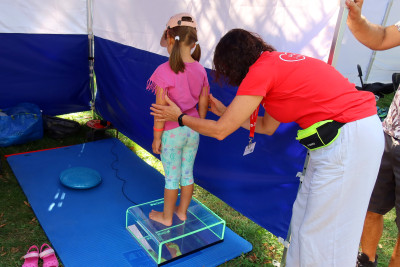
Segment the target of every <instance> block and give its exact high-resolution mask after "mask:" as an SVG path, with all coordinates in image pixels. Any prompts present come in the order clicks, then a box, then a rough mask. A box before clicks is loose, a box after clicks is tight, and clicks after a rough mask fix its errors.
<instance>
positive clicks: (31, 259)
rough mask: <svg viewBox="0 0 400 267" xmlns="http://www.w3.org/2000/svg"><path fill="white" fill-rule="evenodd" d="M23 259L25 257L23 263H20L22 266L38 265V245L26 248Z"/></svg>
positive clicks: (31, 266) (32, 266) (34, 266)
mask: <svg viewBox="0 0 400 267" xmlns="http://www.w3.org/2000/svg"><path fill="white" fill-rule="evenodd" d="M31 250H32V251H31ZM35 250H36V251H35ZM24 259H25V261H24V264H22V267H38V262H39V249H38V247H37V246H35V245H33V246H31V247H30V248H29V249H28V252H26V254H25V256H24Z"/></svg>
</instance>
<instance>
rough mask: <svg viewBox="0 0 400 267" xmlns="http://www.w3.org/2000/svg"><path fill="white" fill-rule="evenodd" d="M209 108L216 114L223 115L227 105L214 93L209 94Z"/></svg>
mask: <svg viewBox="0 0 400 267" xmlns="http://www.w3.org/2000/svg"><path fill="white" fill-rule="evenodd" d="M208 105H209V108H208V109H209V110H210V111H211V112H212V113H214V114H215V115H217V116H219V117H221V116H222V114H224V112H225V110H226V106H225V105H224V104H222V102H221V101H219V100H218V99H216V98H215V97H214V96H213V95H212V94H210V95H209V96H208Z"/></svg>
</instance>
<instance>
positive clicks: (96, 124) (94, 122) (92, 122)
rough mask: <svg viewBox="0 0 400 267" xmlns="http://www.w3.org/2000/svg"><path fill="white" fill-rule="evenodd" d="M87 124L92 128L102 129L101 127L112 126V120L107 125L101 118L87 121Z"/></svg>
mask: <svg viewBox="0 0 400 267" xmlns="http://www.w3.org/2000/svg"><path fill="white" fill-rule="evenodd" d="M86 125H87V126H88V127H90V128H92V129H96V130H100V129H107V128H108V127H110V126H111V122H109V121H107V125H102V124H101V123H100V120H90V121H88V122H87V123H86Z"/></svg>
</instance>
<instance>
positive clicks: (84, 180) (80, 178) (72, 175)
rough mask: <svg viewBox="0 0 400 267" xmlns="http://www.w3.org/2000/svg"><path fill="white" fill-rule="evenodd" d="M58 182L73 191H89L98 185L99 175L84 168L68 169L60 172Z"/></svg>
mask: <svg viewBox="0 0 400 267" xmlns="http://www.w3.org/2000/svg"><path fill="white" fill-rule="evenodd" d="M60 182H61V184H63V185H64V186H66V187H69V188H73V189H89V188H93V187H95V186H97V185H99V184H100V182H101V176H100V174H99V173H98V172H97V171H95V170H93V169H91V168H86V167H74V168H69V169H66V170H64V171H63V172H61V174H60Z"/></svg>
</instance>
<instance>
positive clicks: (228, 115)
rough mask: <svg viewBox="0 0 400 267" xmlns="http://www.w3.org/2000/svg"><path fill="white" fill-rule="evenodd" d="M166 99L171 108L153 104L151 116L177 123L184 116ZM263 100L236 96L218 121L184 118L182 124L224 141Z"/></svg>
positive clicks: (255, 97) (258, 97)
mask: <svg viewBox="0 0 400 267" xmlns="http://www.w3.org/2000/svg"><path fill="white" fill-rule="evenodd" d="M165 99H166V101H167V103H168V105H169V106H162V105H157V104H153V105H152V107H151V108H150V109H151V110H152V111H153V112H152V113H151V114H152V115H153V116H155V118H156V120H162V121H165V120H168V121H177V120H178V117H179V116H180V115H181V114H182V112H181V110H180V109H179V107H178V106H177V105H175V103H174V102H172V101H171V100H170V99H169V98H168V97H166V98H165ZM262 99H263V97H262V96H247V95H240V96H236V97H235V98H234V99H233V101H232V103H231V104H230V105H229V106H228V108H227V109H226V111H225V112H224V113H223V114H222V116H221V117H220V118H219V120H218V121H214V120H206V119H200V118H195V117H191V116H183V117H182V122H183V124H184V125H186V126H188V127H190V128H192V129H193V130H195V131H197V132H199V133H200V134H203V135H207V136H211V137H214V138H217V139H218V140H223V139H224V138H225V137H227V136H228V135H230V134H231V133H233V132H234V131H236V130H237V129H238V128H239V127H240V126H241V125H242V124H243V123H244V122H245V121H246V120H247V119H248V118H249V117H250V115H251V114H252V113H253V112H254V110H255V109H256V108H257V107H258V105H260V103H261V100H262Z"/></svg>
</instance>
